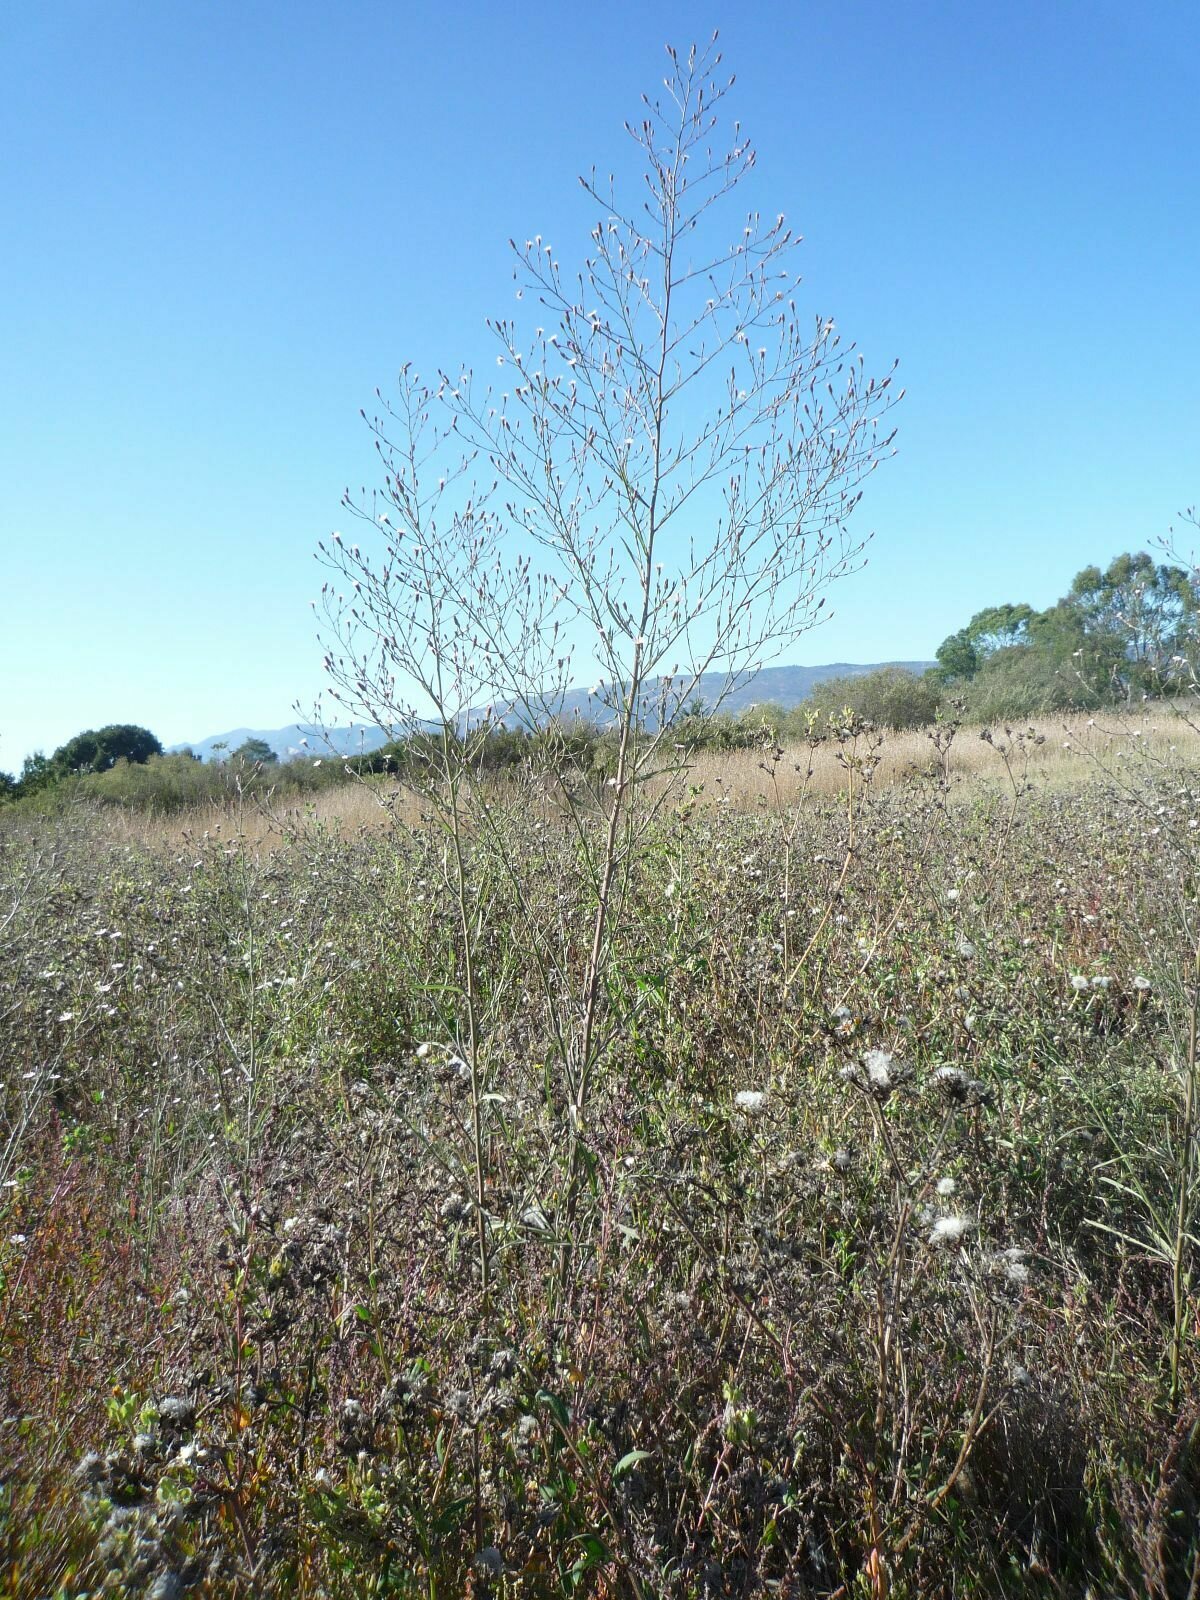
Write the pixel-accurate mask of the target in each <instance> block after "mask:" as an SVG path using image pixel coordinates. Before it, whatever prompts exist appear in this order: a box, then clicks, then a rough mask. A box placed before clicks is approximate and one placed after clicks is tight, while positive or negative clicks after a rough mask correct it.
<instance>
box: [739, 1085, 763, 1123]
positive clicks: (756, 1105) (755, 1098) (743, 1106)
mask: <svg viewBox="0 0 1200 1600" xmlns="http://www.w3.org/2000/svg"><path fill="white" fill-rule="evenodd" d="M733 1103H734V1105H735V1106H737V1108H738V1110H739V1111H744V1112H745V1113H746V1115H747V1116H748V1117H756V1116H758V1115H759V1113H760V1112H761V1111H763V1110H764V1109H765V1107H766V1104H767V1097H766V1094H765V1093H764V1092H763V1090H761V1089H739V1090H738V1092H737V1094H736V1095H735V1096H734V1098H733Z"/></svg>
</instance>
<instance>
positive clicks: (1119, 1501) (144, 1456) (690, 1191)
mask: <svg viewBox="0 0 1200 1600" xmlns="http://www.w3.org/2000/svg"><path fill="white" fill-rule="evenodd" d="M1103 720H1104V719H1100V718H1097V719H1096V723H1095V724H1092V725H1089V724H1088V723H1087V720H1086V719H1080V720H1079V721H1078V722H1076V723H1074V724H1072V725H1071V726H1070V727H1069V728H1067V727H1064V726H1063V725H1062V724H1061V723H1056V724H1053V725H1049V724H1048V725H1046V726H1045V727H1042V728H1039V729H1036V730H1033V731H1032V732H1029V731H1026V730H1019V731H1018V730H1014V732H1013V733H1012V734H1007V733H1005V732H1004V730H1001V729H995V730H991V731H992V739H991V741H989V740H986V739H983V738H981V737H980V734H979V731H978V730H976V731H974V732H968V731H965V730H963V731H960V732H959V734H958V736H957V737H956V738H955V739H954V740H953V741H952V743H951V744H950V746H949V748H948V749H942V750H939V749H938V748H936V746H935V744H934V743H933V742H932V741H931V740H930V738H929V737H928V736H926V735H910V736H903V737H896V738H894V739H888V740H887V741H885V742H884V743H883V744H882V745H881V746H878V747H877V746H876V742H875V738H874V736H873V735H871V734H869V733H861V734H859V735H858V736H857V737H856V738H854V739H852V740H850V741H847V742H843V743H842V744H841V745H838V746H822V747H820V748H819V749H817V750H815V751H810V750H809V749H808V747H800V748H798V749H790V750H788V751H786V752H782V753H778V754H776V753H774V752H772V751H771V750H769V749H767V750H764V751H763V752H754V753H745V752H743V753H740V754H735V755H730V756H723V757H719V758H718V757H712V758H707V757H705V758H703V760H700V761H698V762H697V763H696V765H695V768H694V770H693V771H692V772H691V773H690V774H688V775H687V777H686V778H684V779H683V780H681V781H679V782H677V783H676V785H675V786H674V787H673V788H668V787H667V786H666V785H665V780H664V781H662V782H660V783H659V785H658V787H657V788H656V790H655V792H654V793H653V794H647V796H646V799H645V806H644V811H643V814H642V818H641V821H640V823H639V826H640V828H641V830H642V831H641V833H640V835H639V844H638V848H637V851H636V855H635V857H634V858H633V859H632V860H631V865H630V868H629V871H628V873H627V875H626V876H625V878H624V879H623V880H622V883H621V886H620V896H619V916H618V917H617V919H616V922H615V932H614V935H613V939H612V944H611V949H610V950H609V952H608V955H607V958H606V962H605V965H604V970H603V974H602V976H603V992H602V1003H601V1006H600V1014H601V1017H602V1022H603V1033H602V1038H603V1051H602V1054H601V1057H600V1064H599V1069H598V1074H597V1076H596V1078H595V1081H594V1083H593V1084H592V1088H591V1094H590V1098H589V1100H588V1103H587V1107H586V1114H584V1113H581V1112H580V1111H579V1109H578V1107H576V1106H575V1105H574V1104H573V1103H572V1102H571V1101H570V1099H569V1097H568V1095H567V1094H566V1092H565V1087H564V1085H565V1083H566V1082H567V1081H568V1080H569V1078H570V1068H571V1052H572V1050H573V1049H574V1048H575V1045H574V1044H573V1042H572V1041H573V1040H574V1039H575V1037H576V1035H575V1033H574V1032H573V1031H572V1030H573V1029H574V1028H575V1022H576V1013H577V1008H578V1003H579V974H580V973H581V972H582V971H583V970H584V969H585V967H586V965H587V959H588V941H589V935H590V929H591V926H592V921H591V919H592V910H593V907H592V900H593V898H594V893H595V874H594V867H593V861H594V850H595V842H596V839H597V838H598V837H600V836H601V835H602V834H603V830H604V827H605V809H604V791H603V787H602V786H601V787H600V788H598V789H597V791H596V797H595V798H596V804H595V810H594V813H589V812H588V811H587V809H586V807H584V806H581V805H575V806H574V807H573V808H564V807H562V806H561V805H559V804H558V803H557V801H556V796H555V792H554V788H553V784H549V785H548V784H547V783H546V781H545V780H544V779H542V780H539V781H538V782H537V783H536V784H535V783H534V782H533V781H532V780H530V782H529V783H528V785H527V784H526V783H525V781H524V780H522V779H519V778H518V779H513V780H511V781H510V780H506V781H505V782H504V783H503V784H500V783H493V784H492V786H491V787H490V789H489V790H488V792H487V793H486V794H485V795H483V796H482V797H476V802H475V803H476V805H477V810H476V811H475V812H474V813H473V815H472V827H471V828H470V829H469V830H468V833H467V844H466V853H465V857H464V859H463V860H462V862H461V867H460V866H459V865H457V864H456V863H455V860H454V853H453V849H452V841H450V840H448V838H447V835H446V834H445V832H444V831H443V830H442V829H440V828H439V827H438V825H437V822H436V816H435V811H436V808H433V809H431V808H430V807H429V806H428V805H427V804H425V803H424V802H422V801H421V800H420V799H419V798H418V799H414V798H408V799H404V800H402V801H401V802H400V803H398V804H396V805H393V806H392V807H391V808H390V810H389V809H387V808H381V806H380V804H379V800H380V794H379V792H378V790H377V789H375V788H373V787H372V786H371V785H370V784H367V785H346V786H345V787H341V788H336V789H333V788H331V789H328V790H326V791H323V792H322V793H321V794H320V795H318V796H316V797H314V799H313V800H312V801H311V802H310V803H307V804H303V805H299V806H293V807H290V808H289V807H288V806H287V805H286V804H285V803H284V802H282V801H279V802H278V803H276V804H274V805H273V806H268V807H267V808H266V809H263V808H260V807H256V806H251V805H245V806H243V807H241V808H239V807H238V806H237V805H236V804H231V806H230V807H228V808H226V809H224V810H223V811H221V812H220V813H217V812H205V813H202V812H197V813H193V814H189V815H185V816H177V817H173V818H165V819H161V820H154V819H147V818H145V817H141V816H135V815H131V814H121V813H118V812H114V811H112V810H109V811H106V812H104V813H103V814H101V813H97V812H93V811H91V810H88V809H86V808H78V809H73V810H69V811H68V812H67V813H66V814H64V815H60V816H57V817H44V818H36V817H34V818H30V817H25V818H13V819H10V820H9V821H8V823H7V824H3V823H0V1041H2V1043H0V1051H2V1052H3V1064H4V1072H3V1080H2V1090H0V1092H2V1094H3V1101H2V1108H3V1109H2V1115H3V1123H2V1125H0V1184H2V1185H3V1187H2V1188H0V1211H2V1212H3V1216H2V1220H0V1389H2V1391H3V1406H2V1407H0V1412H2V1414H0V1595H8V1596H13V1597H16V1596H22V1597H24V1596H30V1597H35V1596H36V1597H43V1596H44V1597H50V1596H64V1597H65V1596H73V1597H74V1596H83V1595H95V1594H101V1593H111V1594H119V1595H126V1594H130V1595H133V1594H146V1595H150V1596H154V1597H156V1600H168V1597H173V1596H178V1595H184V1594H198V1595H220V1596H234V1595H237V1596H258V1595H268V1596H276V1595H277V1596H284V1595H289V1596H290V1595H302V1596H313V1597H316V1596H347V1597H349V1596H358V1595H379V1596H384V1595H395V1596H404V1597H409V1596H412V1597H416V1596H421V1597H423V1600H433V1597H450V1596H454V1597H458V1596H462V1595H473V1596H476V1597H482V1596H486V1595H494V1596H497V1597H499V1596H506V1597H514V1600H515V1597H518V1596H547V1597H550V1596H568V1595H571V1596H602V1597H610V1596H618V1595H621V1596H624V1595H630V1596H638V1597H645V1600H649V1597H651V1596H679V1597H691V1596H695V1597H700V1596H751V1595H787V1596H796V1597H800V1596H823V1597H827V1600H832V1597H835V1596H839V1597H840V1596H855V1595H860V1596H867V1595H869V1596H875V1597H883V1596H887V1595H890V1596H892V1597H900V1596H940V1595H946V1596H951V1595H953V1596H968V1595H972V1596H981V1595H1018V1596H1071V1597H1075V1596H1078V1597H1079V1600H1083V1597H1085V1596H1089V1595H1092V1596H1099V1595H1120V1594H1124V1595H1129V1596H1140V1595H1152V1596H1158V1597H1162V1600H1174V1597H1176V1596H1180V1597H1182V1596H1194V1595H1196V1594H1197V1592H1198V1590H1200V1530H1198V1523H1197V1514H1198V1511H1200V1438H1198V1432H1200V1404H1198V1401H1197V1394H1198V1393H1200V1389H1198V1385H1197V1378H1198V1376H1200V1374H1198V1372H1197V1343H1196V1320H1195V1319H1196V1309H1197V1305H1196V1275H1195V1254H1196V1249H1197V1241H1196V1233H1197V1228H1196V1214H1197V1203H1198V1201H1200V1181H1198V1177H1197V1170H1198V1163H1197V1153H1196V1121H1197V1114H1198V1108H1197V1104H1196V1093H1195V1091H1196V1078H1197V1072H1196V1060H1197V1028H1196V1018H1197V1009H1196V1008H1197V992H1198V982H1197V973H1198V962H1197V951H1198V949H1200V915H1198V907H1197V877H1196V869H1197V864H1198V849H1200V846H1198V840H1200V745H1198V741H1197V739H1196V736H1195V735H1194V734H1193V733H1192V731H1191V730H1190V729H1188V728H1187V727H1186V726H1184V725H1182V724H1180V723H1178V722H1176V721H1173V720H1170V719H1168V718H1167V717H1165V716H1162V717H1159V716H1148V717H1146V718H1142V719H1140V720H1138V721H1136V722H1134V723H1133V724H1130V723H1128V722H1125V723H1121V724H1117V723H1115V722H1114V723H1113V724H1112V725H1111V726H1110V725H1109V724H1108V723H1107V722H1105V723H1104V725H1103V726H1100V725H1099V724H1100V723H1101V722H1102V721H1103ZM1039 741H1040V742H1039ZM943 742H944V741H943ZM998 746H1002V747H1003V748H998ZM810 766H811V769H812V770H811V775H810V771H809V768H810ZM464 928H466V929H467V930H468V935H467V936H466V938H465V943H464V934H463V929H464ZM468 955H469V957H470V962H471V967H470V984H471V993H472V994H473V996H474V998H475V1005H474V1010H473V1014H474V1016H475V1021H476V1026H475V1029H474V1037H473V1041H472V1040H470V1039H469V1038H468V1034H467V1031H466V1023H465V1011H464V995H465V985H466V982H467V979H466V977H465V976H464V961H465V960H466V959H467V957H468ZM472 1045H473V1047H472ZM480 1089H481V1090H482V1092H477V1091H478V1090H480Z"/></svg>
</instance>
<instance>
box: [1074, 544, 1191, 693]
mask: <svg viewBox="0 0 1200 1600" xmlns="http://www.w3.org/2000/svg"><path fill="white" fill-rule="evenodd" d="M1063 604H1069V605H1071V606H1073V607H1074V608H1075V609H1076V610H1077V611H1078V613H1079V615H1080V617H1081V619H1082V622H1083V630H1084V633H1085V635H1086V636H1087V638H1088V640H1089V643H1090V644H1091V646H1092V647H1093V648H1095V649H1096V650H1098V651H1100V652H1102V653H1104V654H1106V656H1107V657H1108V659H1109V660H1110V661H1111V662H1112V663H1113V666H1114V669H1115V671H1116V674H1117V678H1118V680H1119V682H1120V685H1121V687H1122V688H1123V689H1124V691H1125V693H1126V694H1127V695H1130V696H1132V695H1137V694H1161V693H1163V692H1164V690H1165V689H1167V688H1168V687H1169V685H1170V683H1171V681H1172V680H1173V679H1175V678H1177V677H1178V672H1177V671H1176V667H1177V665H1178V661H1177V658H1181V659H1182V660H1183V661H1188V662H1190V661H1191V660H1192V659H1193V658H1194V656H1195V653H1196V650H1195V640H1196V623H1197V614H1198V612H1200V596H1198V595H1197V590H1196V584H1195V581H1194V579H1193V578H1192V575H1191V574H1190V573H1189V572H1188V571H1187V570H1186V569H1185V568H1183V567H1180V566H1169V565H1159V564H1156V563H1155V561H1154V558H1153V557H1152V556H1150V555H1148V554H1147V553H1146V551H1144V550H1141V551H1139V552H1138V553H1137V554H1136V555H1131V554H1129V553H1128V552H1126V553H1125V554H1123V555H1119V556H1116V557H1115V558H1114V559H1113V560H1112V561H1111V562H1110V563H1109V566H1108V568H1107V570H1106V571H1104V572H1101V570H1100V568H1099V567H1094V566H1093V567H1085V568H1084V569H1083V571H1082V572H1080V573H1078V574H1077V575H1076V577H1075V581H1074V582H1073V583H1072V585H1071V589H1070V593H1069V594H1068V595H1067V597H1066V600H1065V601H1064V602H1063Z"/></svg>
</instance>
